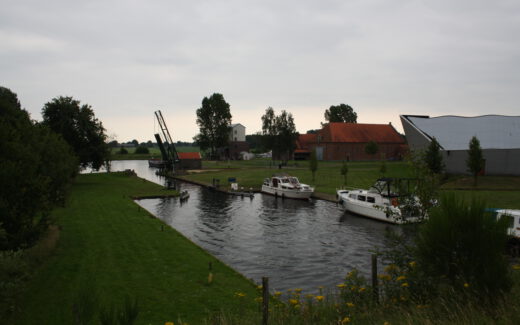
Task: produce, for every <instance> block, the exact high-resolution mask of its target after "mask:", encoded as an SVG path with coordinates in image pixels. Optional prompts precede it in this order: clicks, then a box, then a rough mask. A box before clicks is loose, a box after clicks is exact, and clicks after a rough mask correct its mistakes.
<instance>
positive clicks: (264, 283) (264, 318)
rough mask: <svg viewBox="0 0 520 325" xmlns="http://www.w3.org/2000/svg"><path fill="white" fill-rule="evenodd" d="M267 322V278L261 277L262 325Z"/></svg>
mask: <svg viewBox="0 0 520 325" xmlns="http://www.w3.org/2000/svg"><path fill="white" fill-rule="evenodd" d="M268 322H269V278H268V277H265V276H264V277H262V325H267V323H268Z"/></svg>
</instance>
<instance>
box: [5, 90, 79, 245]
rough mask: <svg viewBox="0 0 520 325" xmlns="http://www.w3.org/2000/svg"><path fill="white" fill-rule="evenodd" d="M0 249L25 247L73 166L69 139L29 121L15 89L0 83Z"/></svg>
mask: <svg viewBox="0 0 520 325" xmlns="http://www.w3.org/2000/svg"><path fill="white" fill-rule="evenodd" d="M0 152H2V155H0V184H2V186H0V228H3V230H0V232H5V234H6V236H5V237H6V238H5V239H4V240H3V241H2V242H0V250H2V249H17V248H21V247H28V246H30V245H31V244H32V243H34V242H35V241H36V240H37V239H38V236H39V234H40V233H41V232H42V231H43V230H44V229H46V225H47V223H48V220H49V219H48V216H49V212H50V209H51V208H52V207H53V206H54V205H56V204H57V203H61V202H63V199H64V196H65V193H66V190H67V188H68V185H69V184H70V182H71V179H72V177H73V176H74V175H75V173H76V170H77V161H76V160H75V156H74V154H73V153H72V151H71V148H70V147H69V145H68V144H67V143H66V142H65V141H64V140H63V139H62V138H61V137H60V136H58V135H57V134H55V133H54V132H52V131H51V130H50V129H49V128H47V127H46V126H44V125H41V124H38V123H36V122H34V121H31V119H30V117H29V114H28V113H27V112H26V111H25V110H23V109H22V108H21V106H20V103H19V101H18V98H17V96H16V94H14V93H13V92H11V91H10V90H9V89H7V88H4V87H0Z"/></svg>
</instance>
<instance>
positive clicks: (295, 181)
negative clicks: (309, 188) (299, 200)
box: [289, 177, 300, 185]
mask: <svg viewBox="0 0 520 325" xmlns="http://www.w3.org/2000/svg"><path fill="white" fill-rule="evenodd" d="M289 181H290V182H291V184H293V185H298V184H300V182H299V181H298V178H296V177H289Z"/></svg>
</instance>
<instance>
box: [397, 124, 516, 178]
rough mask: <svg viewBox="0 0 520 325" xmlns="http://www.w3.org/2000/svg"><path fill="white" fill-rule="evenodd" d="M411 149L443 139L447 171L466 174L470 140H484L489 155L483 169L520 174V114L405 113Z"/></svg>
mask: <svg viewBox="0 0 520 325" xmlns="http://www.w3.org/2000/svg"><path fill="white" fill-rule="evenodd" d="M400 118H401V123H402V124H403V129H404V133H405V135H406V140H407V141H408V145H409V147H410V150H412V151H417V150H424V149H425V148H426V147H428V145H429V144H430V142H431V140H432V139H433V138H435V139H436V140H437V142H439V144H440V146H441V150H442V154H443V158H444V164H445V167H446V172H447V173H453V174H466V173H468V171H467V169H468V168H467V166H466V160H467V157H468V150H469V142H470V140H471V138H472V137H473V136H476V137H477V139H478V140H479V141H480V146H481V148H482V152H483V155H484V159H485V167H484V170H483V173H485V174H488V175H520V116H504V115H483V116H475V117H463V116H453V115H447V116H439V117H429V116H421V115H401V116H400Z"/></svg>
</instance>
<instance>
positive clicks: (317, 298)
mask: <svg viewBox="0 0 520 325" xmlns="http://www.w3.org/2000/svg"><path fill="white" fill-rule="evenodd" d="M314 298H316V300H318V301H322V300H323V299H325V297H324V296H316V297H314Z"/></svg>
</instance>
